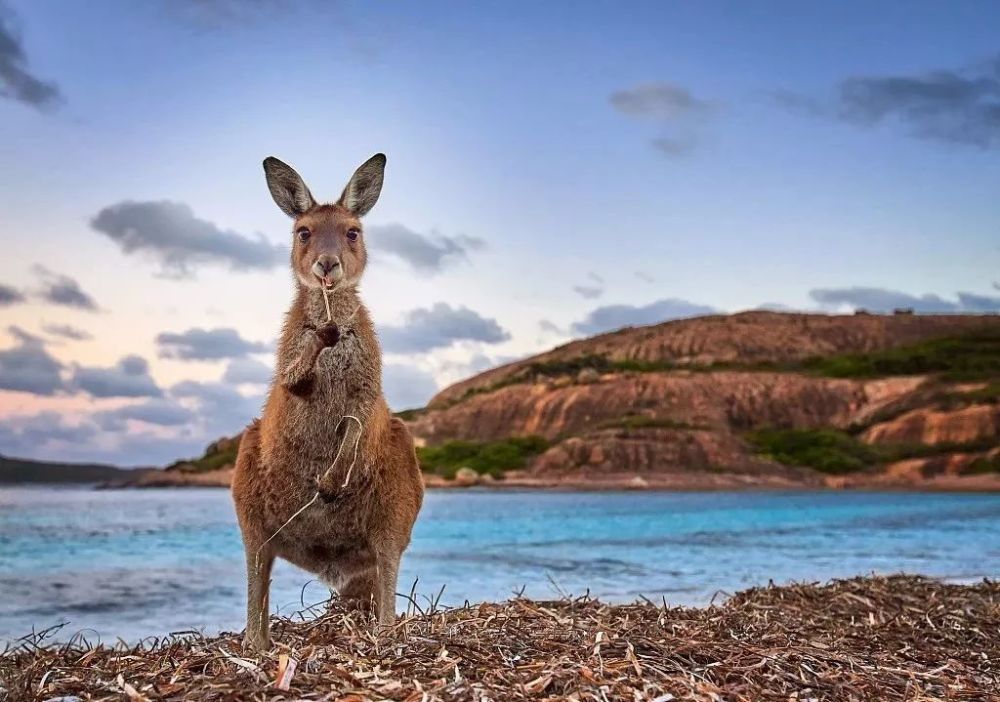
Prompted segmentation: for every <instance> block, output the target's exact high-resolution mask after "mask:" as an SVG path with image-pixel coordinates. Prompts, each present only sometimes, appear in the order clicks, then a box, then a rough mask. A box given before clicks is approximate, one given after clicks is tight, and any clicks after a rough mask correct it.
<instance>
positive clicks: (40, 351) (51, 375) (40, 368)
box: [0, 326, 65, 395]
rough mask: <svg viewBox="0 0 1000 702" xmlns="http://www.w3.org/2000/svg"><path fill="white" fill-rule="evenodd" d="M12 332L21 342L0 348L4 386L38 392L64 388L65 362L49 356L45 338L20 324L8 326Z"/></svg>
mask: <svg viewBox="0 0 1000 702" xmlns="http://www.w3.org/2000/svg"><path fill="white" fill-rule="evenodd" d="M8 331H9V332H10V333H11V334H12V335H13V336H14V337H15V339H17V345H16V346H14V347H13V348H9V349H3V350H0V388H2V389H4V390H19V391H21V392H30V393H34V394H36V395H54V394H56V393H57V392H59V391H61V390H64V389H65V384H64V382H63V379H62V376H61V371H62V369H63V365H62V364H61V363H60V362H59V361H57V360H56V359H54V358H53V357H52V356H50V355H49V353H48V351H46V350H45V344H44V343H43V342H42V340H41V339H39V338H38V337H37V336H34V335H32V334H29V333H27V332H26V331H24V330H23V329H21V328H20V327H14V326H12V327H8Z"/></svg>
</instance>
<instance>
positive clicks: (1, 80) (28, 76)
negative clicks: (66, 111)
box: [0, 2, 62, 110]
mask: <svg viewBox="0 0 1000 702" xmlns="http://www.w3.org/2000/svg"><path fill="white" fill-rule="evenodd" d="M14 25H15V17H14V13H13V12H12V11H11V10H10V9H8V8H7V6H6V5H5V4H3V3H2V2H0V96H3V97H5V98H7V99H9V100H16V101H17V102H21V103H24V104H25V105H29V106H31V107H34V108H35V109H38V110H45V109H48V108H51V107H55V106H57V105H58V104H59V103H61V102H62V96H61V94H60V93H59V88H58V87H57V86H56V85H55V84H54V83H50V82H47V81H44V80H42V79H40V78H38V77H36V76H35V75H34V74H32V72H31V71H30V70H29V68H28V57H27V55H26V54H25V51H24V44H23V43H22V42H21V36H20V33H19V32H18V31H17V29H16V27H15V26H14Z"/></svg>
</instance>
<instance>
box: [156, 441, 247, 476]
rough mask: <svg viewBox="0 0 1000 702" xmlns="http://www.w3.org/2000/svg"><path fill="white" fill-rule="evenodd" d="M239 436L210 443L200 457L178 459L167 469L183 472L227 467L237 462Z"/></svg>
mask: <svg viewBox="0 0 1000 702" xmlns="http://www.w3.org/2000/svg"><path fill="white" fill-rule="evenodd" d="M238 438H239V437H237V438H235V439H229V440H222V441H217V442H216V443H214V444H212V445H210V446H209V447H208V448H207V449H206V450H205V454H204V455H203V456H201V457H200V458H192V459H190V460H183V461H176V462H174V463H172V464H171V465H169V466H167V470H179V471H181V472H182V473H207V472H209V471H213V470H218V469H220V468H225V467H226V466H227V465H234V464H235V463H236V453H237V452H238V451H239V448H240V442H239V440H238Z"/></svg>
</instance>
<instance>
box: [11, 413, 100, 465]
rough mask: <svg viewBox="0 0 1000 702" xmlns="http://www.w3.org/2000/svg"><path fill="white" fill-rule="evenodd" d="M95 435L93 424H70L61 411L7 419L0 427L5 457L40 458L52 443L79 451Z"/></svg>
mask: <svg viewBox="0 0 1000 702" xmlns="http://www.w3.org/2000/svg"><path fill="white" fill-rule="evenodd" d="M95 433H96V428H95V427H94V425H93V424H92V423H89V422H83V423H80V424H69V423H67V421H66V418H65V417H63V416H62V415H60V414H59V413H58V412H40V413H38V414H32V415H17V416H13V417H6V418H4V421H3V423H2V424H0V453H3V454H4V455H6V456H38V455H40V454H43V453H45V452H46V450H48V449H50V448H51V447H52V445H53V444H63V445H66V446H68V447H70V448H71V449H76V450H78V449H79V447H80V445H81V444H84V443H87V442H89V441H90V440H91V439H92V438H93V437H94V434H95ZM74 455H79V454H78V453H76V454H74ZM77 460H79V459H77Z"/></svg>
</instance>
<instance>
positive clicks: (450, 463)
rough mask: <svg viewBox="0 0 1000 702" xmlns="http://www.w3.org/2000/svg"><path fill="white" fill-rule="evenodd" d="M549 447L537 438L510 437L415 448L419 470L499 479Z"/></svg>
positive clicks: (450, 475)
mask: <svg viewBox="0 0 1000 702" xmlns="http://www.w3.org/2000/svg"><path fill="white" fill-rule="evenodd" d="M548 446H549V442H548V441H546V440H545V439H543V438H542V437H540V436H513V437H510V438H508V439H502V440H500V441H488V442H478V441H446V442H445V443H443V444H440V445H439V446H421V447H418V448H417V457H418V458H419V459H420V467H421V469H422V470H424V471H427V472H430V473H436V474H438V475H441V476H444V477H445V478H449V479H451V478H454V477H455V473H456V472H457V471H458V469H459V468H471V469H472V470H474V471H476V472H477V473H480V474H489V475H492V476H494V477H497V478H499V477H501V476H502V475H503V473H504V471H507V470H516V469H517V468H523V467H524V466H525V464H526V463H527V461H528V459H529V458H531V457H532V456H536V455H538V454H539V453H541V452H542V451H544V450H545V449H547V448H548Z"/></svg>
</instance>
